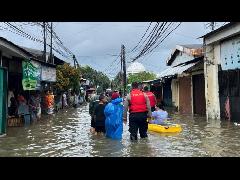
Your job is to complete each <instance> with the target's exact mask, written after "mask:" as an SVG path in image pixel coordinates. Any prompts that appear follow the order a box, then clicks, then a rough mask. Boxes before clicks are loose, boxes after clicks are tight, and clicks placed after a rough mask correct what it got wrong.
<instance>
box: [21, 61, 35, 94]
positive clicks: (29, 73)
mask: <svg viewBox="0 0 240 180" xmlns="http://www.w3.org/2000/svg"><path fill="white" fill-rule="evenodd" d="M22 69H23V79H22V86H23V90H36V87H37V81H38V78H39V77H38V76H39V68H37V67H35V66H34V65H33V64H32V63H31V62H30V61H28V60H25V61H23V62H22Z"/></svg>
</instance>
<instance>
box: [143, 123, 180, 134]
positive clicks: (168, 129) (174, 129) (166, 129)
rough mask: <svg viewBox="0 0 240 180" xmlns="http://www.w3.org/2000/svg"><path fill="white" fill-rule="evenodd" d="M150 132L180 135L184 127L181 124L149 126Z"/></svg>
mask: <svg viewBox="0 0 240 180" xmlns="http://www.w3.org/2000/svg"><path fill="white" fill-rule="evenodd" d="M148 130H149V131H153V132H158V133H178V132H181V131H182V127H181V125H179V124H167V125H159V124H148Z"/></svg>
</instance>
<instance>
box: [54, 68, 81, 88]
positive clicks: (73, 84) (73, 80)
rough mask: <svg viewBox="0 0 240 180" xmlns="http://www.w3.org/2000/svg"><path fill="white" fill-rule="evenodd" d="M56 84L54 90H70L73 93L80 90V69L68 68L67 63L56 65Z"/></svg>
mask: <svg viewBox="0 0 240 180" xmlns="http://www.w3.org/2000/svg"><path fill="white" fill-rule="evenodd" d="M56 74H57V82H56V88H57V89H58V90H60V91H67V90H69V89H72V90H73V91H75V92H78V91H79V88H80V76H81V74H80V69H79V68H77V69H76V68H74V67H72V66H70V64H68V63H64V64H63V65H58V66H57V68H56Z"/></svg>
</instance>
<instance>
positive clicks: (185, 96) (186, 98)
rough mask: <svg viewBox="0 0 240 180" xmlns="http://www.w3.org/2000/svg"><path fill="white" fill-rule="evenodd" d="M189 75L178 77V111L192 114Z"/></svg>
mask: <svg viewBox="0 0 240 180" xmlns="http://www.w3.org/2000/svg"><path fill="white" fill-rule="evenodd" d="M191 96H192V93H191V76H186V77H180V78H179V112H180V113H182V114H192V101H191Z"/></svg>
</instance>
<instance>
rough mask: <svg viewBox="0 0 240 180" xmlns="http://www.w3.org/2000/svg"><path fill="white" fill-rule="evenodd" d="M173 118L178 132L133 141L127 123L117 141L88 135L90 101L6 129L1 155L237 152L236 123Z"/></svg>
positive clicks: (239, 132)
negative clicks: (37, 120) (178, 128)
mask: <svg viewBox="0 0 240 180" xmlns="http://www.w3.org/2000/svg"><path fill="white" fill-rule="evenodd" d="M172 117H174V119H175V120H174V122H175V123H179V124H181V125H182V128H183V131H182V132H181V133H179V134H159V133H152V132H149V137H148V139H139V140H138V141H137V142H131V141H130V140H129V132H128V125H124V134H123V139H122V140H121V141H117V140H111V139H107V138H105V137H104V136H95V135H92V134H90V132H89V129H90V117H89V114H88V106H82V107H80V108H77V109H74V108H71V109H67V110H62V111H60V112H58V113H57V114H56V115H55V116H47V117H45V118H44V120H41V121H39V122H36V123H33V124H31V125H30V126H28V127H17V128H14V127H12V128H8V129H7V135H6V136H5V137H1V138H0V156H1V157H3V156H31V157H36V156H37V157H42V156H47V157H53V156H58V157H68V156H74V157H83V156H88V157H92V156H100V157H101V156H104V157H105V156H108V157H119V156H126V157H133V156H134V157H135V156H137V157H142V156H144V157H152V156H159V157H164V156H167V157H178V156H180V157H185V156H187V157H189V156H190V157H194V156H197V157H199V156H200V157H206V156H211V157H212V156H217V157H219V156H231V157H235V156H238V157H239V156H240V126H235V125H234V123H233V122H226V121H222V122H221V121H217V120H210V121H208V122H207V121H206V119H205V118H202V117H192V116H180V115H176V114H175V115H172Z"/></svg>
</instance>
